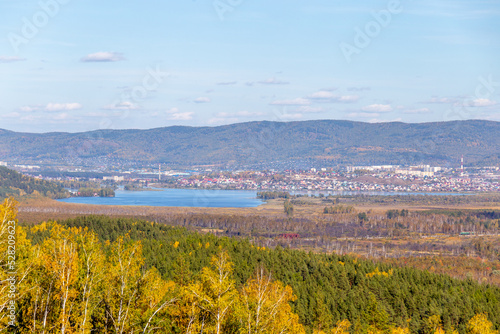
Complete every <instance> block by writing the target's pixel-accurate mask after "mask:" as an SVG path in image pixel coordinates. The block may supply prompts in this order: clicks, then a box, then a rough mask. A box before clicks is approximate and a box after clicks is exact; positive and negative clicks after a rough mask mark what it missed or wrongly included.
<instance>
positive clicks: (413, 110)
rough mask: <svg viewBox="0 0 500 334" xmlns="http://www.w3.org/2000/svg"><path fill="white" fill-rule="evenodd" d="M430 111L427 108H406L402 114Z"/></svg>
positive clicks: (426, 112)
mask: <svg viewBox="0 0 500 334" xmlns="http://www.w3.org/2000/svg"><path fill="white" fill-rule="evenodd" d="M431 112H432V111H431V110H430V109H429V108H419V109H408V110H405V111H403V113H404V114H429V113H431Z"/></svg>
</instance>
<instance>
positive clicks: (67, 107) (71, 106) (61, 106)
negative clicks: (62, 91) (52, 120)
mask: <svg viewBox="0 0 500 334" xmlns="http://www.w3.org/2000/svg"><path fill="white" fill-rule="evenodd" d="M82 107H83V106H82V105H81V104H80V103H76V102H74V103H48V104H47V105H45V106H44V105H36V106H24V107H21V108H19V109H20V110H21V111H24V112H33V111H48V112H55V111H71V110H79V109H82Z"/></svg>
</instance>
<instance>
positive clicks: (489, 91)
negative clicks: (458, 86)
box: [444, 74, 500, 121]
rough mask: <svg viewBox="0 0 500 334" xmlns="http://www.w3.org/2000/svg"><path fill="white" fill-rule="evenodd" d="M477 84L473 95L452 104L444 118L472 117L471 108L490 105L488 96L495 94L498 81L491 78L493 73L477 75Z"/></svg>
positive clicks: (446, 119) (499, 84)
mask: <svg viewBox="0 0 500 334" xmlns="http://www.w3.org/2000/svg"><path fill="white" fill-rule="evenodd" d="M478 81H479V84H478V85H477V86H476V89H475V90H474V95H473V96H472V97H470V98H466V99H464V100H462V101H459V102H456V103H454V104H453V106H452V108H451V109H449V110H448V111H447V112H446V113H445V114H444V120H445V121H449V120H457V119H458V120H466V119H470V118H471V117H472V114H473V111H472V109H471V108H476V107H485V106H488V105H492V103H493V101H490V98H491V97H492V96H493V95H494V94H495V92H496V91H497V88H500V82H496V81H494V80H493V75H491V74H490V75H488V77H487V78H485V77H484V76H479V77H478Z"/></svg>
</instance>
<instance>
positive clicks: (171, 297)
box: [18, 216, 500, 333]
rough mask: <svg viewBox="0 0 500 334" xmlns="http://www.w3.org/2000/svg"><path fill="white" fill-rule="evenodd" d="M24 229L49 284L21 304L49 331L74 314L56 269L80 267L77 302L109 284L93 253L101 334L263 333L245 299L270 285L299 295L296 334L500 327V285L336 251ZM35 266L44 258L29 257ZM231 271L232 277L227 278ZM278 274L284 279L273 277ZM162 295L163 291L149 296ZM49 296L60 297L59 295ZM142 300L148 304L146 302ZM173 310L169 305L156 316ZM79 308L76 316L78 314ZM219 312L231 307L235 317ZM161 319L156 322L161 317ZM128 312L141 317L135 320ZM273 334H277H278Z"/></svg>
mask: <svg viewBox="0 0 500 334" xmlns="http://www.w3.org/2000/svg"><path fill="white" fill-rule="evenodd" d="M22 231H24V233H25V234H26V236H25V237H24V240H26V241H25V244H26V245H27V246H26V251H23V252H25V253H23V254H33V252H35V254H38V255H37V257H36V258H35V259H38V260H39V261H40V262H36V263H37V265H32V266H31V267H30V268H32V269H30V270H31V271H30V275H27V276H26V277H27V278H26V280H25V282H26V284H28V282H32V283H30V284H32V285H29V284H28V285H27V287H29V286H36V287H39V288H37V289H33V290H29V291H31V292H30V295H29V296H31V297H29V299H25V300H24V301H23V300H20V301H19V303H20V305H23V306H22V307H21V308H20V309H21V310H25V309H27V310H29V312H27V311H26V314H23V316H22V317H20V318H22V319H31V321H29V323H28V320H26V322H27V323H26V326H33V324H35V325H36V326H40V325H43V324H44V323H48V321H49V315H50V316H53V317H54V318H53V320H52V321H55V322H56V323H57V324H58V326H59V325H61V326H62V320H61V319H62V318H61V314H63V313H61V312H63V308H64V307H65V309H64V310H65V311H64V312H66V311H67V310H68V308H67V307H68V306H67V304H65V305H66V306H64V307H63V300H62V299H61V296H62V295H65V294H61V292H55V290H53V289H56V288H57V289H60V288H61V287H63V283H57V282H59V281H57V280H58V279H59V277H60V274H55V273H67V271H64V270H63V269H61V268H60V266H62V263H63V262H64V263H73V265H72V266H69V268H73V269H71V270H72V272H73V273H76V272H78V273H79V274H78V275H76V274H75V275H76V277H75V278H74V280H67V282H70V283H71V282H73V283H71V284H75V285H74V287H73V288H70V283H64V284H67V285H64V286H67V289H68V290H67V291H68V294H67V295H68V296H69V297H71V296H73V297H72V298H74V302H75V303H76V302H77V300H80V299H81V298H83V296H84V295H85V291H88V290H85V286H86V285H85V283H82V282H97V281H98V279H95V280H94V281H92V280H93V279H92V277H93V276H92V275H94V274H93V272H92V269H89V264H88V263H89V261H88V256H90V255H88V254H94V256H95V257H96V260H95V262H94V263H95V268H99V272H101V271H102V270H103V269H102V268H105V269H104V271H103V276H104V277H103V278H101V280H103V282H107V283H105V284H108V285H105V287H101V288H99V289H98V288H97V287H96V286H97V285H95V288H93V289H95V290H90V291H96V292H97V291H102V294H100V295H99V294H97V296H98V297H96V298H97V299H96V301H95V302H93V303H94V304H89V305H93V308H92V309H93V310H94V311H93V312H95V313H92V316H90V315H88V313H87V316H88V317H89V318H87V319H90V320H88V321H90V323H89V324H88V326H90V327H91V328H97V330H98V331H100V332H106V331H113V332H117V329H116V328H117V327H116V324H117V323H120V324H121V327H120V328H129V329H128V332H130V331H132V329H130V328H131V327H127V326H136V327H134V328H135V329H134V330H135V331H139V330H141V331H142V330H144V327H145V326H146V325H147V324H148V323H149V325H148V328H147V329H146V330H149V329H152V328H155V329H154V330H153V331H154V332H158V333H161V332H162V331H163V332H166V333H200V332H201V328H204V333H216V332H217V331H216V328H219V330H221V333H222V332H223V333H237V332H238V333H241V332H245V333H255V332H257V331H256V330H254V329H249V326H250V327H251V326H253V325H249V323H252V324H253V322H252V321H254V320H248V319H255V318H252V317H251V316H249V313H248V312H250V311H248V310H250V309H252V306H251V305H255V304H252V303H251V302H250V301H249V300H248V301H245V300H247V299H245V298H250V295H251V293H250V291H253V292H252V293H255V295H254V296H257V294H258V293H257V292H255V291H259V290H258V288H257V287H259V286H261V289H264V288H262V284H264V283H265V282H268V283H265V284H268V286H269V289H271V287H274V288H276V289H277V290H276V291H280V293H282V294H285V295H286V296H287V297H286V298H285V297H283V298H284V299H286V300H287V304H288V305H289V306H286V305H285V303H283V304H282V306H283V309H284V310H285V311H283V312H285V313H283V314H285V315H286V316H285V315H283V316H280V318H283V319H286V323H287V324H293V326H296V327H295V329H293V330H289V332H290V333H300V332H301V331H302V329H301V328H302V327H303V330H304V331H305V332H306V333H312V332H315V333H321V332H324V333H330V332H332V330H333V331H334V333H335V331H336V333H341V330H343V331H344V333H405V332H404V331H406V333H435V332H438V330H442V331H445V332H448V333H454V332H453V331H454V330H456V331H458V333H473V332H471V331H470V329H468V322H470V321H471V319H476V317H482V318H481V319H483V320H484V317H485V316H486V315H487V317H488V320H487V321H490V322H491V323H492V324H493V326H494V327H496V329H498V327H499V324H500V314H499V313H498V312H497V310H498V309H500V289H499V288H498V287H494V286H490V285H485V284H477V283H474V282H473V281H472V280H456V279H452V278H450V277H449V276H446V275H435V274H430V273H428V272H425V271H420V270H416V269H413V268H409V267H401V268H400V267H396V266H391V265H388V264H384V263H378V262H372V261H368V260H362V259H358V258H354V257H351V256H339V255H336V254H314V253H306V252H303V251H295V250H289V249H283V248H281V247H276V248H274V249H268V248H265V247H259V246H257V245H254V244H252V243H250V242H249V241H248V240H245V239H243V240H237V239H232V238H226V237H224V238H219V237H216V236H214V235H212V234H198V233H195V232H191V231H189V230H187V229H185V228H173V227H169V226H166V225H164V224H158V223H152V222H147V221H138V220H134V219H112V218H109V217H102V216H101V217H97V216H90V217H78V218H75V219H70V220H66V221H61V222H59V223H44V224H40V225H35V226H34V227H31V228H28V227H21V228H20V232H18V235H22V234H23V232H22ZM20 239H21V238H20ZM87 239H88V240H91V241H88V240H87ZM85 240H87V241H85ZM86 242H88V243H91V244H92V245H94V246H93V247H95V249H94V248H92V249H94V253H92V252H91V250H90V249H91V248H89V247H90V246H84V245H85V243H86ZM30 249H31V250H30ZM59 250H60V251H59ZM63 250H64V252H69V254H70V255H71V254H73V255H71V256H69V255H67V256H69V259H73V260H71V261H73V262H71V261H70V260H64V261H63V262H61V261H60V260H57V261H56V258H57V259H62V258H66V257H67V256H66V257H62V254H65V253H64V252H63ZM56 251H57V252H59V253H54V254H53V252H56ZM51 252H52V253H51ZM72 252H73V253H72ZM44 254H45V255H44ZM51 254H52V255H51ZM86 254H87V255H86ZM120 254H121V255H120ZM224 254H225V255H224ZM56 255H57V256H56ZM86 256H87V257H86ZM97 258H100V260H97ZM26 259H32V260H31V261H35V259H33V258H30V256H28V255H27V256H26ZM78 259H81V260H78ZM120 259H121V260H120ZM127 259H128V260H127ZM84 260H85V261H84ZM125 260H127V261H129V262H124V261H125ZM26 261H27V263H29V260H26ZM68 261H69V262H68ZM78 261H81V262H78ZM98 261H101V262H98ZM120 261H121V262H120ZM57 263H59V264H57ZM78 263H81V264H80V265H79V264H78ZM97 263H100V264H97ZM79 266H80V267H79ZM90 267H91V266H90ZM82 268H83V269H82ZM120 268H122V269H120ZM123 268H127V269H126V270H124V269H123ZM220 268H226V269H224V270H222V271H221V270H220ZM35 269H37V270H38V271H36V270H35ZM94 270H95V271H97V269H94ZM120 270H121V271H120ZM35 273H36V274H35ZM214 273H216V275H215V276H216V277H219V278H221V277H225V278H224V281H223V283H224V282H225V283H224V284H222V283H221V284H222V285H221V286H223V291H226V289H227V288H228V287H230V289H228V290H227V292H228V293H229V292H230V291H232V292H231V293H230V294H229V295H225V294H220V293H217V294H214V291H219V290H214V289H215V288H214V287H213V286H211V285H210V284H209V283H210V282H214V278H213V277H212V276H213V275H214ZM270 273H271V277H272V278H273V279H269V278H268V277H269V274H270ZM384 273H385V274H384ZM98 274H99V273H97V272H96V273H95V275H98ZM82 275H83V276H82ZM123 275H132V276H133V277H135V278H133V279H131V278H126V277H128V276H123ZM134 275H135V276H134ZM80 276H81V277H80ZM67 277H69V276H67ZM84 277H87V278H84ZM211 277H212V278H211ZM259 277H260V278H259ZM125 278H126V281H127V282H129V283H127V284H132V283H131V282H135V283H134V284H135V285H131V286H129V285H126V284H125V285H123V284H124V283H123V282H124V280H125ZM226 279H227V280H226ZM30 280H31V281H30ZM82 280H83V281H82ZM78 282H79V283H78ZM120 282H121V283H120ZM152 282H156V283H152ZM219 282H222V281H219ZM259 282H260V283H259ZM89 284H90V283H89ZM92 284H95V283H92ZM103 284H104V283H103ZM214 284H215V283H214ZM259 284H260V285H259ZM118 287H120V288H118ZM152 287H156V288H154V289H157V290H154V292H151V291H149V290H148V289H149V288H151V289H153V288H152ZM250 287H253V288H250ZM278 287H279V289H278ZM274 288H273V289H274ZM71 289H73V290H71ZM74 289H76V290H74ZM78 289H83V290H78ZM127 289H129V290H127ZM186 289H187V290H186ZM256 289H257V290H256ZM266 289H268V288H266ZM122 290H123V291H130V293H134V299H133V300H131V299H130V296H129V297H126V296H125V295H120V294H119V293H118V292H117V291H122ZM58 291H59V290H58ZM65 291H66V290H65ZM141 291H142V292H141ZM148 291H149V292H148ZM286 291H288V292H286ZM219 292H220V291H219ZM48 293H50V294H51V296H49V299H47V294H48ZM52 294H53V295H52ZM215 295H217V296H218V297H217V298H219V297H220V298H221V299H220V300H219V301H218V302H215V301H214V300H215V299H214V298H215V297H214V296H215ZM271 295H272V294H271ZM278 295H280V294H279V293H278ZM25 296H26V295H25ZM144 296H149V297H144ZM225 296H227V299H224V298H225ZM229 296H231V297H230V298H229ZM245 296H246V297H245ZM69 297H68V298H69ZM26 298H28V297H26ZM51 298H53V299H51ZM79 298H80V299H79ZM89 298H91V296H90V295H89ZM106 298H108V299H106ZM127 298H128V299H127ZM141 298H146V301H145V300H144V299H141ZM148 298H149V299H148ZM269 298H270V297H269ZM47 300H53V304H51V305H50V306H47V302H46V301H47ZM68 300H69V299H68ZM68 300H67V301H66V303H67V302H68ZM228 300H233V301H234V302H232V303H231V305H230V306H229V307H227V304H225V303H226V302H227V301H228ZM120 301H123V303H122V305H133V307H131V308H129V309H122V310H121V311H120V310H119V309H116V308H115V307H117V305H120ZM23 303H24V304H23ZM89 303H90V302H89ZM165 303H166V304H165ZM163 304H165V306H164V307H162V308H161V309H160V310H159V311H158V312H156V313H155V311H156V310H158V309H159V308H160V306H162V305H163ZM37 305H38V306H37ZM74 305H75V306H74V307H73V308H72V311H71V312H76V310H77V309H78V308H77V307H76V304H74ZM217 305H218V306H220V307H221V308H217V307H218V306H217ZM216 306H217V307H216ZM34 307H36V308H37V309H36V310H35V309H34ZM80 307H81V309H82V310H83V311H84V310H85V308H84V307H83V306H80ZM214 307H215V308H214ZM44 310H52V311H53V312H48V313H47V312H45V311H44ZM127 310H128V311H127ZM214 310H219V311H221V312H222V311H223V310H226V311H224V312H223V314H225V315H224V316H223V315H222V313H217V312H218V311H214ZM244 310H247V311H244ZM253 310H255V308H253ZM83 311H82V312H83ZM54 312H55V313H54ZM87 312H89V311H88V310H87ZM127 312H128V313H127ZM169 312H174V313H173V314H172V313H169ZM242 312H243V313H242ZM244 312H247V313H244ZM46 313H47V314H48V315H47V316H45V314H46ZM153 313H155V315H154V316H153V317H151V316H152V315H153ZM54 314H57V317H56V316H55V315H54ZM64 314H66V313H64ZM120 314H121V316H120ZM125 314H128V316H127V317H129V318H127V319H125V318H123V317H122V316H124V315H125ZM214 314H219V318H218V319H219V320H221V319H222V320H223V321H222V320H221V321H220V322H219V325H217V321H216V320H214V319H217V316H214ZM242 314H245V316H244V317H243V316H242ZM254 315H255V314H254ZM28 316H29V317H28ZM33 316H35V318H36V319H35V322H33V318H32V317H33ZM30 317H31V318H30ZM431 317H433V318H431ZM80 318H81V316H80ZM243 318H244V319H246V321H247V322H245V321H243ZM57 319H59V320H57ZM117 319H121V320H120V321H118V320H117ZM150 319H151V320H150ZM476 320H477V319H476ZM57 321H60V322H57ZM68 321H69V322H67V323H68V326H69V325H71V324H74V322H72V321H73V320H68ZM124 321H125V322H126V323H125V322H124ZM269 321H271V320H269ZM474 321H475V320H474ZM485 321H486V320H485ZM481 322H482V323H483V322H484V321H481ZM190 324H191V325H190ZM243 324H246V325H243ZM347 324H349V326H347ZM431 324H433V325H432V326H434V327H432V326H431ZM141 326H142V327H141ZM149 326H151V327H149ZM186 326H193V327H189V328H192V331H191V332H189V331H188V329H187V328H188V327H186ZM217 326H218V327H217ZM276 326H279V325H278V324H276ZM431 327H432V328H431ZM26 328H28V327H26ZM37 328H40V327H37ZM58 328H59V327H58ZM26 331H29V330H28V329H26ZM398 331H399V332H398ZM118 332H119V331H118ZM261 332H265V333H275V331H274V330H268V331H266V330H263V331H261ZM277 332H278V331H276V333H277ZM285 332H286V331H285ZM439 333H442V332H439ZM478 333H479V332H478ZM481 333H487V332H481Z"/></svg>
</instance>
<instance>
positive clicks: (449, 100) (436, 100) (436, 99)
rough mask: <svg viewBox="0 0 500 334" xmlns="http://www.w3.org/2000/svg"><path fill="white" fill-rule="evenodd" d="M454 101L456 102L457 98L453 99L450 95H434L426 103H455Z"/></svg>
mask: <svg viewBox="0 0 500 334" xmlns="http://www.w3.org/2000/svg"><path fill="white" fill-rule="evenodd" d="M454 102H456V99H452V98H449V97H436V96H433V97H432V98H431V99H430V100H427V101H425V102H424V103H454Z"/></svg>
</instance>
